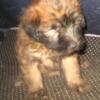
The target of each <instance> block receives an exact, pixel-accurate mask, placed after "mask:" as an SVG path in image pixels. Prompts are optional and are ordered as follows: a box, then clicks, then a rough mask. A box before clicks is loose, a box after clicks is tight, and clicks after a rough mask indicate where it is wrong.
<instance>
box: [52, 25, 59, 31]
mask: <svg viewBox="0 0 100 100" xmlns="http://www.w3.org/2000/svg"><path fill="white" fill-rule="evenodd" d="M60 28H61V25H60V24H53V25H52V27H51V29H54V30H56V31H59V30H60Z"/></svg>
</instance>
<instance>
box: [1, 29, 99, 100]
mask: <svg viewBox="0 0 100 100" xmlns="http://www.w3.org/2000/svg"><path fill="white" fill-rule="evenodd" d="M86 39H87V42H88V48H87V50H86V53H85V54H84V55H82V56H81V61H83V60H85V59H87V60H88V61H89V63H90V65H89V67H88V68H86V69H82V72H83V75H84V76H85V77H86V78H87V80H89V82H90V83H91V85H92V90H91V91H90V92H89V93H86V94H76V93H74V92H72V91H71V90H70V89H69V88H68V87H67V86H66V84H65V81H64V77H63V74H62V73H61V75H57V76H53V77H47V76H44V84H45V87H46V89H47V94H48V99H47V100H100V68H99V67H100V38H99V37H86ZM15 40H16V32H15V31H8V32H7V37H6V38H5V41H3V43H2V45H1V46H0V100H27V92H26V88H25V85H24V83H23V81H22V77H21V73H20V70H19V67H18V66H19V65H18V62H17V59H16V52H15V48H14V46H15ZM38 100H42V99H41V97H39V99H38Z"/></svg>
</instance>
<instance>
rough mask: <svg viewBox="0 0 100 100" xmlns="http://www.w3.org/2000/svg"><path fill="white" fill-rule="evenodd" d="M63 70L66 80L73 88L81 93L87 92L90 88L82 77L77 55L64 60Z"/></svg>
mask: <svg viewBox="0 0 100 100" xmlns="http://www.w3.org/2000/svg"><path fill="white" fill-rule="evenodd" d="M62 68H63V71H64V74H65V79H66V80H67V82H68V85H69V86H70V87H71V88H73V89H76V90H78V91H79V92H84V90H87V88H88V86H87V84H86V82H85V81H84V80H83V79H82V77H81V73H80V66H79V63H78V55H77V54H75V55H72V56H69V57H66V58H64V59H63V60H62Z"/></svg>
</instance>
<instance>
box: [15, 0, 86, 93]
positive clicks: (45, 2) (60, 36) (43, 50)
mask: <svg viewBox="0 0 100 100" xmlns="http://www.w3.org/2000/svg"><path fill="white" fill-rule="evenodd" d="M20 19H21V20H20V24H19V30H18V34H17V42H16V51H17V54H18V60H19V62H20V64H21V70H22V73H23V76H24V79H25V82H26V85H27V87H28V90H29V91H30V92H31V93H36V92H38V91H40V90H42V89H44V86H43V79H42V71H41V70H42V69H46V70H50V71H53V70H54V69H55V68H56V67H57V66H61V68H62V69H63V71H64V75H65V79H66V81H67V83H68V85H69V86H70V87H72V88H76V89H77V90H78V91H80V92H83V91H84V90H85V89H86V88H87V84H86V83H85V81H84V80H83V78H82V77H81V73H80V65H79V61H78V55H79V52H80V50H82V49H83V47H84V44H85V40H84V37H83V35H82V30H83V28H84V27H85V19H84V16H83V13H82V10H81V7H80V3H79V0H33V2H32V4H31V5H29V6H28V7H27V8H26V9H25V10H24V12H23V15H22V16H21V18H20ZM58 62H59V63H58Z"/></svg>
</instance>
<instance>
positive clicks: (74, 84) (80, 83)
mask: <svg viewBox="0 0 100 100" xmlns="http://www.w3.org/2000/svg"><path fill="white" fill-rule="evenodd" d="M68 85H69V87H71V88H72V89H73V90H75V91H76V92H80V93H84V92H87V91H89V90H90V85H89V84H88V83H87V81H85V80H83V79H80V80H72V81H69V82H68Z"/></svg>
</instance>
